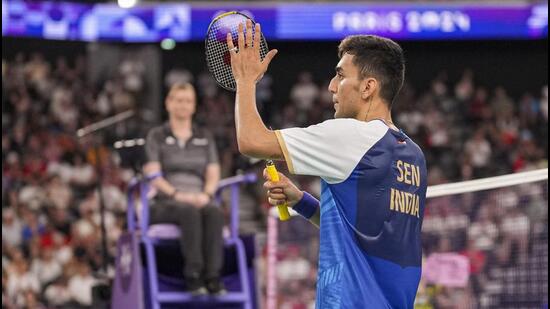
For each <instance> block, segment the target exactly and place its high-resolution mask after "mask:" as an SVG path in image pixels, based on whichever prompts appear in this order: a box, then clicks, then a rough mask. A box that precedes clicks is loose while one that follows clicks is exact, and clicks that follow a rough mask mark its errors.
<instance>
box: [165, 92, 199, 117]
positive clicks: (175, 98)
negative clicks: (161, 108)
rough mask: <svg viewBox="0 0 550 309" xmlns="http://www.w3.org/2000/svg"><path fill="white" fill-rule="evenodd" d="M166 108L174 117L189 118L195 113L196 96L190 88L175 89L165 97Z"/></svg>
mask: <svg viewBox="0 0 550 309" xmlns="http://www.w3.org/2000/svg"><path fill="white" fill-rule="evenodd" d="M165 103H166V110H167V111H168V113H169V114H170V116H172V117H175V118H176V119H189V118H191V117H192V116H193V114H194V113H195V108H196V97H195V92H194V91H193V90H191V89H175V90H172V91H170V93H168V96H167V97H166V102H165Z"/></svg>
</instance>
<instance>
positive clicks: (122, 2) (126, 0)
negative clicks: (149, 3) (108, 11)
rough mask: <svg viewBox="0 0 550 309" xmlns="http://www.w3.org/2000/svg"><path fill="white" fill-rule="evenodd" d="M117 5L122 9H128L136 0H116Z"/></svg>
mask: <svg viewBox="0 0 550 309" xmlns="http://www.w3.org/2000/svg"><path fill="white" fill-rule="evenodd" d="M117 2H118V6H120V7H121V8H123V9H129V8H132V7H134V6H135V5H136V4H137V0H117Z"/></svg>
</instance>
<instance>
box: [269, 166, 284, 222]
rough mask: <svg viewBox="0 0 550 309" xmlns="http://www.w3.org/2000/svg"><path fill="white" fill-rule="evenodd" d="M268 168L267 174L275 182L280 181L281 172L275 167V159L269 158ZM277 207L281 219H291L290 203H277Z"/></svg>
mask: <svg viewBox="0 0 550 309" xmlns="http://www.w3.org/2000/svg"><path fill="white" fill-rule="evenodd" d="M266 169H267V174H268V175H269V178H270V179H271V181H273V182H277V181H279V173H278V172H277V168H275V164H274V163H273V161H271V160H268V161H267V163H266ZM277 209H278V210H279V219H280V220H281V221H286V220H288V219H290V213H289V212H288V204H287V203H286V202H285V203H284V204H281V205H277Z"/></svg>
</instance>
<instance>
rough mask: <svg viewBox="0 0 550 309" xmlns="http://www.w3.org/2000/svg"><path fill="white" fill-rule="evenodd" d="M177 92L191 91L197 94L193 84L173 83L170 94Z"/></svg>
mask: <svg viewBox="0 0 550 309" xmlns="http://www.w3.org/2000/svg"><path fill="white" fill-rule="evenodd" d="M176 90H191V91H193V92H195V87H193V84H191V83H187V82H186V83H173V84H172V85H171V86H170V89H169V90H168V93H170V92H172V91H176Z"/></svg>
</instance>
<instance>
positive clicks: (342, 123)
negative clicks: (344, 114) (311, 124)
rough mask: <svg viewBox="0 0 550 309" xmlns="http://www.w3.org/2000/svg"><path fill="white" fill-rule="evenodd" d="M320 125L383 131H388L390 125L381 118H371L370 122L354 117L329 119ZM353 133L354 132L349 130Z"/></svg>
mask: <svg viewBox="0 0 550 309" xmlns="http://www.w3.org/2000/svg"><path fill="white" fill-rule="evenodd" d="M318 125H319V126H322V127H326V128H336V129H343V130H359V131H360V132H366V133H368V132H371V133H372V132H382V133H385V132H387V131H388V126H386V124H384V122H383V121H380V120H371V121H368V122H365V121H360V120H357V119H354V118H336V119H328V120H325V121H323V122H321V123H320V124H318ZM347 133H352V132H349V131H348V132H347Z"/></svg>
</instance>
